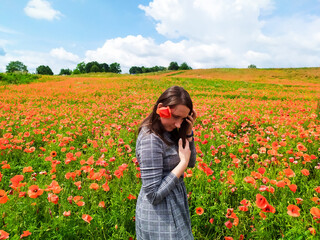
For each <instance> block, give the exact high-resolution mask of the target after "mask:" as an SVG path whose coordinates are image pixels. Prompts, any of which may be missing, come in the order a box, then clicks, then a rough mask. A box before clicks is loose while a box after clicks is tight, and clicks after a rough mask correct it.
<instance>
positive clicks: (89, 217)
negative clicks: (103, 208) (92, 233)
mask: <svg viewBox="0 0 320 240" xmlns="http://www.w3.org/2000/svg"><path fill="white" fill-rule="evenodd" d="M82 219H83V220H84V221H85V222H87V223H90V222H91V220H92V217H91V216H90V215H88V214H83V215H82Z"/></svg>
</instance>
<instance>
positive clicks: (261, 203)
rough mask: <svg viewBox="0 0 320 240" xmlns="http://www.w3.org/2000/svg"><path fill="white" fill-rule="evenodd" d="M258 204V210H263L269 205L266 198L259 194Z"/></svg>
mask: <svg viewBox="0 0 320 240" xmlns="http://www.w3.org/2000/svg"><path fill="white" fill-rule="evenodd" d="M256 204H257V207H258V208H261V209H263V208H265V207H266V206H267V205H268V201H267V199H266V198H265V197H264V196H262V195H261V194H259V193H258V194H257V195H256Z"/></svg>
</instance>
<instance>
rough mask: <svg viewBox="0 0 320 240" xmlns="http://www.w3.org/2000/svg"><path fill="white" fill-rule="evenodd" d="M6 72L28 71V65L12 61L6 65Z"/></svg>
mask: <svg viewBox="0 0 320 240" xmlns="http://www.w3.org/2000/svg"><path fill="white" fill-rule="evenodd" d="M6 72H7V73H13V72H28V69H27V66H26V65H24V64H23V63H22V62H20V61H11V62H9V64H8V65H7V66H6Z"/></svg>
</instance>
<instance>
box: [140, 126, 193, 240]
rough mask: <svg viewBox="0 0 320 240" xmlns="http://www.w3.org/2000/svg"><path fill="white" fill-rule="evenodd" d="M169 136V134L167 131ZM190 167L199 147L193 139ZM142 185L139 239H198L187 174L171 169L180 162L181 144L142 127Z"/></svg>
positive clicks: (166, 135)
mask: <svg viewBox="0 0 320 240" xmlns="http://www.w3.org/2000/svg"><path fill="white" fill-rule="evenodd" d="M165 138H166V139H169V133H165ZM190 150H191V157H190V161H189V166H188V167H194V165H195V162H196V150H195V144H194V141H192V142H190ZM136 156H137V159H138V162H139V167H140V170H141V180H142V187H141V190H140V193H139V197H138V200H137V206H136V216H135V220H136V237H137V239H139V240H140V239H143V240H147V239H151V240H156V239H166V240H167V239H168V240H169V239H172V240H174V239H179V240H181V239H184V240H188V239H194V238H193V235H192V232H191V220H190V213H189V206H188V201H187V191H186V187H185V184H184V181H183V176H182V177H180V178H177V177H176V176H175V175H174V174H173V173H171V170H172V169H173V168H175V167H176V166H177V165H178V163H179V162H180V158H179V154H178V146H177V145H172V146H168V145H167V144H166V143H164V142H163V141H162V140H161V138H159V137H158V136H157V135H155V134H154V133H148V129H147V128H142V130H141V131H140V133H139V136H138V139H137V144H136Z"/></svg>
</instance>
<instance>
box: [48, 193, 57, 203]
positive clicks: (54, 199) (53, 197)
mask: <svg viewBox="0 0 320 240" xmlns="http://www.w3.org/2000/svg"><path fill="white" fill-rule="evenodd" d="M48 201H49V202H52V203H54V204H58V201H59V197H58V196H57V195H55V194H52V193H49V194H48Z"/></svg>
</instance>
